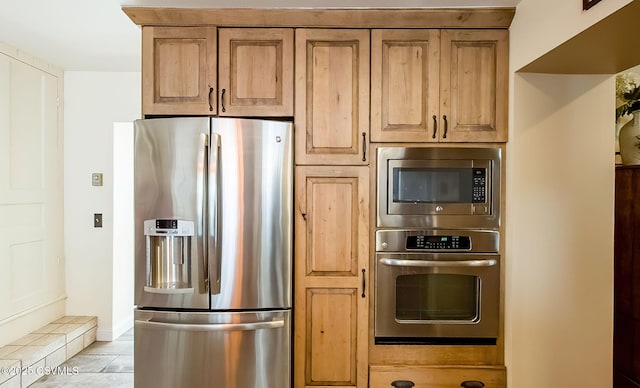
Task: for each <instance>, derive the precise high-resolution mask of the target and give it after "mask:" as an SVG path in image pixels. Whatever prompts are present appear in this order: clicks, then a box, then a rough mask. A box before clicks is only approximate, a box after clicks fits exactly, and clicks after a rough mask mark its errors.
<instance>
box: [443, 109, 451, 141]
mask: <svg viewBox="0 0 640 388" xmlns="http://www.w3.org/2000/svg"><path fill="white" fill-rule="evenodd" d="M442 120H444V134H443V135H442V138H443V139H446V138H447V131H448V130H449V122H448V121H447V115H444V116H442Z"/></svg>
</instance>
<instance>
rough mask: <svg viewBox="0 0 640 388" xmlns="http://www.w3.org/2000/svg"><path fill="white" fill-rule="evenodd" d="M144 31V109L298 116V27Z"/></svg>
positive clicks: (155, 28)
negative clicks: (295, 107)
mask: <svg viewBox="0 0 640 388" xmlns="http://www.w3.org/2000/svg"><path fill="white" fill-rule="evenodd" d="M216 34H218V36H217V37H218V39H216ZM142 35H143V46H142V50H143V55H142V58H143V62H142V66H143V69H142V72H143V85H142V90H143V96H142V111H143V113H144V114H147V115H154V114H163V115H165V114H168V115H216V114H218V115H220V116H260V117H266V116H272V117H273V116H292V115H293V29H292V28H281V29H272V28H221V29H219V30H217V29H216V28H215V27H144V28H143V30H142ZM217 40H219V46H218V47H216V41H217ZM216 79H218V80H219V85H218V84H217V82H216Z"/></svg>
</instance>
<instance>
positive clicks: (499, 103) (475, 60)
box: [371, 30, 508, 142]
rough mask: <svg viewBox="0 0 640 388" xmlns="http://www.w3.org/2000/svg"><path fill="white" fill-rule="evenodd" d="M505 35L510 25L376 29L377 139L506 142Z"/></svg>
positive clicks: (373, 102)
mask: <svg viewBox="0 0 640 388" xmlns="http://www.w3.org/2000/svg"><path fill="white" fill-rule="evenodd" d="M507 39H508V31H507V30H373V31H372V42H371V49H372V52H371V83H372V84H371V136H372V139H373V141H386V142H502V141H506V140H507V94H508V86H507V85H508V84H507V82H508V79H507V77H508V72H507V70H508V69H507V66H508V57H507V48H508V47H507V44H508V42H507Z"/></svg>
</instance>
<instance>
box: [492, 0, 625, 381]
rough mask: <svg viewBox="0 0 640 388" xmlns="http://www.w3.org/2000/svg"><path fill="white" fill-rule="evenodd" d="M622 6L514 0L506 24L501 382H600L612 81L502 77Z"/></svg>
mask: <svg viewBox="0 0 640 388" xmlns="http://www.w3.org/2000/svg"><path fill="white" fill-rule="evenodd" d="M628 2H629V1H628V0H608V1H603V2H601V3H599V4H597V5H596V6H594V7H593V8H592V9H591V10H589V11H587V12H583V11H582V10H581V2H579V1H571V2H557V1H555V0H522V2H521V3H520V4H519V5H518V7H517V11H516V17H515V18H514V21H513V23H512V27H511V35H510V42H511V43H510V44H511V47H510V64H511V80H510V85H511V86H510V87H511V92H510V103H509V105H510V133H509V143H508V145H507V169H506V171H507V183H506V198H507V209H506V260H507V262H506V268H507V270H506V312H505V313H506V316H505V327H506V328H505V357H506V361H505V362H506V365H507V371H508V372H507V376H508V386H509V387H516V388H538V387H585V388H601V387H610V386H611V383H612V336H613V220H614V218H613V217H614V215H613V205H614V149H615V146H614V142H615V122H614V118H613V116H614V115H613V112H614V109H615V80H614V77H613V75H611V76H609V75H605V76H602V75H600V76H591V75H582V76H576V75H574V76H571V75H541V74H520V73H514V72H515V71H516V70H517V69H519V68H521V67H522V66H524V65H526V64H528V63H530V62H531V61H533V60H535V59H537V58H538V57H539V56H540V55H542V54H544V53H545V52H547V51H549V50H551V49H553V48H555V47H556V46H557V45H559V44H560V43H562V42H564V41H566V40H568V39H570V38H571V37H573V36H574V35H575V34H577V33H579V32H580V31H582V30H584V29H585V28H586V27H588V26H589V25H591V24H593V23H595V22H597V21H598V20H600V19H602V18H603V17H605V16H607V15H609V14H611V13H612V12H613V11H615V10H617V9H619V8H620V7H622V6H623V5H626V4H627V3H628Z"/></svg>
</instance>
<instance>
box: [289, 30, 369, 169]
mask: <svg viewBox="0 0 640 388" xmlns="http://www.w3.org/2000/svg"><path fill="white" fill-rule="evenodd" d="M369 43H370V39H369V30H362V29H357V30H354V29H305V28H301V29H297V30H296V60H295V68H296V69H295V73H296V81H295V93H296V104H295V105H296V106H295V128H296V129H295V137H296V144H295V154H296V163H297V164H316V165H319V164H328V165H337V164H342V165H366V164H368V163H369V155H368V149H367V148H368V142H369V52H370V47H369Z"/></svg>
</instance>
